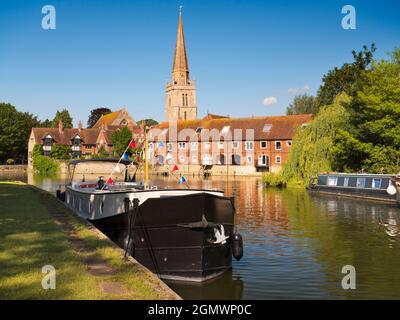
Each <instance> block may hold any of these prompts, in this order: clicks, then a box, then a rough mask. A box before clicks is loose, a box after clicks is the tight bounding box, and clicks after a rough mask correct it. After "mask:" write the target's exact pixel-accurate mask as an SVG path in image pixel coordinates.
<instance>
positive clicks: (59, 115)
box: [51, 109, 73, 128]
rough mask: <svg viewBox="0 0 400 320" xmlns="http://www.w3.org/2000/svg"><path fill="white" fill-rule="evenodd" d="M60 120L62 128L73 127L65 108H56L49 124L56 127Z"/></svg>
mask: <svg viewBox="0 0 400 320" xmlns="http://www.w3.org/2000/svg"><path fill="white" fill-rule="evenodd" d="M60 120H61V121H62V123H63V126H64V128H72V127H73V125H72V118H71V115H70V114H69V111H68V110H67V109H63V110H61V111H58V110H57V112H56V115H55V117H54V119H53V121H52V123H51V126H52V127H53V128H57V127H58V124H59V122H60Z"/></svg>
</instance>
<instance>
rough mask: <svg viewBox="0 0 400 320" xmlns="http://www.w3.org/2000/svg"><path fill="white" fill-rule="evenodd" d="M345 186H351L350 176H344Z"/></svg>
mask: <svg viewBox="0 0 400 320" xmlns="http://www.w3.org/2000/svg"><path fill="white" fill-rule="evenodd" d="M343 186H344V187H348V186H349V178H348V177H346V178H344V183H343Z"/></svg>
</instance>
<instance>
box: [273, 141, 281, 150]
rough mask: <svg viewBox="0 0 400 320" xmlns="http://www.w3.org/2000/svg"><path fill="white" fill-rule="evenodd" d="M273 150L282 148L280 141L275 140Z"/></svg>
mask: <svg viewBox="0 0 400 320" xmlns="http://www.w3.org/2000/svg"><path fill="white" fill-rule="evenodd" d="M275 150H282V144H281V142H280V141H275Z"/></svg>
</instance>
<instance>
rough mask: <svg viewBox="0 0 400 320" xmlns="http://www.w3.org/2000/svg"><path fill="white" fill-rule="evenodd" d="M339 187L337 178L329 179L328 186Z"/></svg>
mask: <svg viewBox="0 0 400 320" xmlns="http://www.w3.org/2000/svg"><path fill="white" fill-rule="evenodd" d="M336 185H337V177H328V186H331V187H335V186H336Z"/></svg>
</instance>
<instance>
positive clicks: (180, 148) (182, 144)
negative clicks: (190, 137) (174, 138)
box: [178, 142, 186, 150]
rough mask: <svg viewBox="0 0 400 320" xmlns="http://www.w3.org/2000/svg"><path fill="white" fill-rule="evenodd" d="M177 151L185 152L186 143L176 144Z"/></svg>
mask: <svg viewBox="0 0 400 320" xmlns="http://www.w3.org/2000/svg"><path fill="white" fill-rule="evenodd" d="M178 148H179V150H186V142H178Z"/></svg>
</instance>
